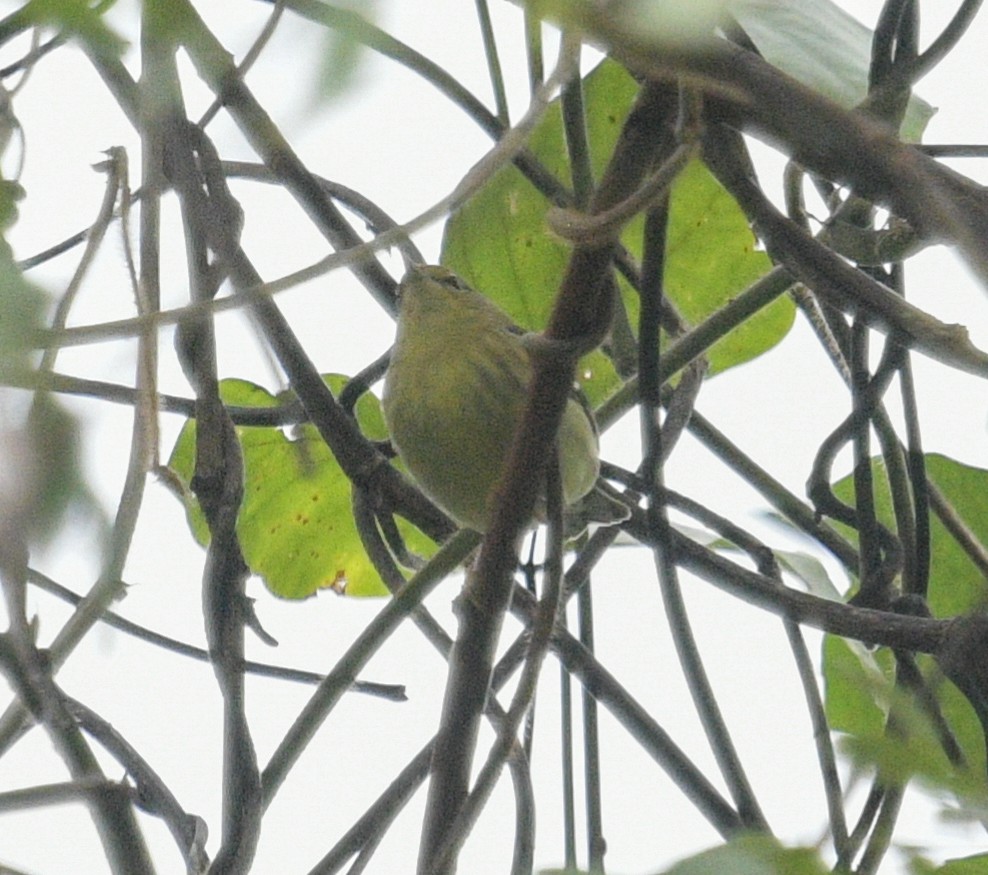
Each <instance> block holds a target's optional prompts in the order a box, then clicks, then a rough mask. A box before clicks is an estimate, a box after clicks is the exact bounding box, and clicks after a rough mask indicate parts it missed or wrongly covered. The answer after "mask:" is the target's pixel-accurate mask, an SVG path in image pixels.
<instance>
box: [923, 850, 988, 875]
mask: <svg viewBox="0 0 988 875" xmlns="http://www.w3.org/2000/svg"><path fill="white" fill-rule="evenodd" d="M909 872H910V875H985V873H986V872H988V854H975V855H974V856H972V857H963V858H958V859H956V860H947V861H946V862H945V863H944V864H943V865H942V866H937V865H936V864H934V863H931V862H929V861H928V860H924V859H922V858H921V857H914V858H913V859H912V860H910V861H909Z"/></svg>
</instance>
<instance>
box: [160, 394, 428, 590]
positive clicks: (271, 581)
mask: <svg viewBox="0 0 988 875" xmlns="http://www.w3.org/2000/svg"><path fill="white" fill-rule="evenodd" d="M327 382H329V384H330V386H331V387H332V388H334V390H338V389H339V388H341V387H342V385H343V384H344V383H345V378H344V377H341V376H332V377H329V378H328V379H327ZM221 395H222V398H223V400H224V402H225V403H226V404H230V405H236V406H243V407H257V408H263V407H273V406H276V405H277V404H278V400H279V399H277V398H275V397H274V396H272V395H271V394H270V393H268V392H267V391H266V390H264V389H262V388H260V387H259V386H255V385H254V384H252V383H248V382H246V381H243V380H224V381H223V382H222V383H221ZM356 412H357V421H358V423H359V424H360V426H361V429H362V430H363V431H364V433H365V434H366V435H368V436H369V437H371V438H373V439H379V438H383V437H384V436H385V434H386V432H385V428H384V422H383V419H382V417H381V412H380V406H379V404H378V402H377V399H375V398H373V396H370V395H364V396H363V397H362V398H361V400H360V402H359V403H358V404H357V411H356ZM195 429H196V424H195V422H194V421H191V420H190V421H189V422H188V423H186V425H185V427H184V428H183V430H182V433H181V435H180V436H179V439H178V441H177V442H176V444H175V449H174V450H173V452H172V455H171V458H170V459H169V462H168V465H169V467H170V468H171V469H172V471H173V472H174V473H175V474H176V476H177V478H178V480H179V482H180V483H181V484H182V486H183V496H182V497H183V500H184V502H185V506H186V513H187V515H188V518H189V525H190V528H191V529H192V531H193V533H194V535H195V537H196V539H197V540H198V541H199V542H200V543H202V544H205V543H208V538H209V531H208V528H207V526H206V522H205V519H204V518H203V515H202V511H201V510H200V508H199V506H198V502H197V501H196V500H195V497H194V496H193V495H192V493H191V491H190V489H189V483H190V481H191V477H192V473H193V470H194V467H195ZM237 434H238V436H239V438H240V443H241V446H242V448H243V455H244V469H245V472H244V483H245V490H244V501H243V506H242V507H241V509H240V515H239V517H238V519H237V534H238V536H239V538H240V545H241V548H242V550H243V553H244V558H245V559H246V561H247V564H248V565H249V567H250V569H251V571H252V572H254V573H255V574H258V575H259V576H260V577H261V578H262V579H263V580H264V582H265V584H266V585H267V587H268V589H270V590H271V592H273V593H274V594H275V595H278V596H281V597H283V598H291V599H299V598H306V597H308V596H311V595H313V594H314V593H316V592H317V591H318V590H320V589H324V588H327V587H329V588H332V589H334V590H335V591H337V592H345V593H346V594H347V595H356V596H372V595H384V594H386V592H387V590H386V589H385V587H384V584H383V583H382V582H381V579H380V577H379V576H378V574H377V571H376V570H375V569H374V566H373V565H372V564H371V562H370V560H369V559H368V558H367V555H366V553H365V552H364V549H363V546H362V544H361V542H360V537H359V535H358V533H357V529H356V526H355V524H354V521H353V515H352V513H351V498H352V493H351V485H350V481H349V479H348V478H347V477H346V476H345V475H344V473H343V471H342V470H341V469H340V467H339V465H338V464H337V462H336V459H335V458H334V457H333V454H332V453H331V452H330V450H329V448H328V447H327V446H326V444H325V443H324V442H323V440H322V438H321V437H320V436H319V434H318V432H317V431H316V429H315V428H314V427H313V426H311V425H308V424H306V425H302V426H299V427H298V428H296V429H293V430H292V432H291V433H286V432H285V431H284V430H282V429H280V428H271V427H259V426H238V427H237ZM402 531H403V534H404V535H405V537H406V539H407V542H408V544H409V547H410V548H411V549H413V550H416V551H418V552H420V553H422V554H429V553H431V552H432V551H433V549H434V547H433V545H432V543H431V542H430V541H429V540H428V539H427V538H426V537H425V536H424V535H422V534H421V533H419V532H417V530H414V529H413V528H412V527H411V526H404V527H403V529H402Z"/></svg>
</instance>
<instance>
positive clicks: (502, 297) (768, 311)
mask: <svg viewBox="0 0 988 875" xmlns="http://www.w3.org/2000/svg"><path fill="white" fill-rule="evenodd" d="M637 90H638V88H637V84H636V83H635V82H634V80H633V79H632V78H631V77H630V76H629V75H628V74H627V72H625V71H624V70H623V69H622V68H621V67H620V66H618V65H617V64H615V63H612V62H609V61H605V62H604V63H602V64H600V65H599V66H598V67H597V68H596V69H594V71H593V72H592V73H590V74H589V75H588V76H587V78H586V80H585V82H584V104H585V107H586V124H587V132H588V140H589V144H590V155H591V164H592V167H593V171H594V174H595V176H596V177H597V178H599V177H600V174H601V172H602V170H603V168H604V166H605V165H606V163H607V161H608V159H609V157H610V154H611V152H612V151H613V148H614V145H615V143H616V142H617V139H618V135H619V133H620V130H621V125H622V124H623V122H624V120H625V118H626V117H627V114H628V112H629V110H630V108H631V105H632V103H633V101H634V99H635V95H636V94H637ZM529 145H530V148H531V151H532V152H533V153H534V154H535V155H536V156H537V157H538V158H539V160H540V161H542V163H543V164H544V165H545V166H546V167H547V168H548V169H549V170H550V171H552V172H553V173H555V174H556V175H557V177H558V178H559V179H561V180H569V179H570V171H569V166H568V159H567V153H566V144H565V139H564V136H563V126H562V119H561V114H560V110H559V107H558V105H554V106H552V107H551V108H550V110H549V111H548V112H547V113H546V116H545V118H544V119H543V120H542V121H541V123H540V124H539V125H538V127H537V128H536V130H535V131H534V132H533V135H532V137H531V140H530V144H529ZM549 206H550V205H549V203H548V202H547V200H546V199H545V197H543V195H542V194H540V193H539V192H538V191H537V190H536V189H535V188H534V187H533V186H532V185H531V183H529V182H528V181H527V180H526V179H525V178H524V177H523V176H522V174H521V173H520V172H519V171H518V170H517V169H516V168H515V167H513V166H511V167H506V168H504V169H502V170H501V171H500V172H498V173H497V174H496V175H495V176H494V177H493V178H492V179H491V180H490V182H489V183H488V184H487V185H486V186H485V187H484V188H483V189H482V190H481V191H480V192H479V193H478V194H477V195H476V196H475V197H474V198H473V199H472V200H471V201H470V202H469V203H467V204H466V205H465V206H464V207H463V208H462V209H461V210H460V211H459V212H457V213H456V214H455V215H454V216H452V217H451V218H450V220H449V222H448V223H447V225H446V230H445V235H444V239H443V262H444V263H445V264H447V265H449V266H450V267H451V268H452V269H453V270H455V271H457V273H460V274H461V275H463V276H464V277H466V278H467V279H468V280H469V281H470V282H471V283H472V284H473V285H474V286H475V287H476V288H478V289H480V290H482V291H483V292H484V294H486V295H488V296H489V297H490V298H491V299H493V300H494V301H496V302H497V303H498V304H499V305H500V306H501V307H503V308H504V309H505V310H506V311H507V312H508V313H509V314H510V315H511V316H512V317H513V318H514V319H515V321H517V322H518V324H519V325H522V326H524V327H526V328H530V329H533V330H536V329H541V328H542V327H544V325H545V324H546V321H547V319H548V316H549V313H550V311H551V308H552V304H553V298H554V295H555V292H556V290H557V289H558V287H559V284H560V282H561V280H562V277H563V272H564V270H565V267H566V263H567V259H568V257H569V251H570V250H569V246H568V245H567V244H566V243H564V242H563V241H561V240H560V239H559V238H558V237H556V236H554V235H553V234H552V233H551V232H550V231H549V229H548V226H547V225H546V221H545V214H546V211H547V210H548V209H549ZM668 239H669V248H668V258H667V266H666V275H665V285H666V289H667V292H668V294H669V296H670V298H671V299H672V300H673V301H674V302H675V304H676V305H677V306H678V307H679V308H680V309H681V310H682V312H683V313H684V315H685V316H686V317H687V318H688V319H690V320H691V321H694V322H695V321H699V320H701V319H703V318H705V317H706V316H709V315H710V314H711V313H713V312H714V311H715V310H717V309H718V308H719V307H721V306H723V305H724V304H726V303H727V302H728V301H730V300H731V299H732V298H733V297H735V296H736V295H737V294H738V293H739V292H740V291H742V290H743V289H744V288H745V287H746V286H747V285H748V284H750V283H751V282H752V281H754V280H755V279H757V278H758V277H760V276H761V275H763V274H764V273H765V272H767V271H768V269H769V268H770V266H771V265H770V262H769V259H768V257H767V256H766V255H765V254H764V253H763V252H760V251H758V250H757V249H756V247H755V238H754V236H753V235H752V232H751V229H750V228H749V226H748V222H747V219H746V218H745V216H744V214H743V213H742V212H741V210H740V208H739V207H738V206H737V204H736V203H735V202H734V201H733V199H732V198H731V197H730V196H729V195H728V194H727V192H726V191H724V189H723V188H722V187H721V186H720V185H719V184H718V183H717V182H716V180H714V178H713V177H712V176H711V175H710V173H709V172H708V171H707V170H706V169H705V168H704V167H703V165H701V164H700V163H695V164H692V165H691V166H690V167H688V168H687V170H686V171H685V172H684V173H683V174H682V176H681V177H680V179H679V180H678V181H677V182H676V184H675V186H674V187H673V190H672V196H671V204H670V228H669V235H668ZM623 242H624V244H625V245H626V246H627V247H628V249H629V250H630V251H631V252H632V253H633V254H635V255H636V256H639V257H640V255H641V221H640V220H638V221H636V222H633V223H631V225H630V226H629V227H628V229H627V230H626V232H625V234H624V237H623ZM624 302H625V306H626V307H627V309H628V312H629V317H630V319H631V320H632V321H633V322H634V321H635V320H636V318H637V314H638V301H637V298H636V297H635V296H634V295H633V294H632V293H631V292H630V291H628V290H625V294H624ZM793 313H794V309H793V306H792V303H791V302H790V301H789V300H788V299H779V300H777V301H776V302H774V303H773V304H772V305H771V306H769V307H767V308H765V310H763V311H762V312H760V313H758V314H756V315H755V316H754V317H752V318H751V319H750V320H749V321H748V322H746V323H745V324H744V325H742V326H740V327H739V328H737V329H735V330H734V331H733V332H731V334H730V335H728V336H727V337H725V338H724V339H723V340H721V341H720V342H718V344H716V345H715V346H714V348H713V349H712V350H711V352H710V359H711V373H717V372H719V371H723V370H725V369H727V368H729V367H733V366H734V365H737V364H740V363H742V362H744V361H748V360H750V359H751V358H753V357H755V356H757V355H759V354H761V353H762V352H764V351H765V350H766V349H768V348H770V347H771V346H773V345H774V344H776V343H778V342H779V340H781V338H782V337H783V336H784V335H785V333H786V332H787V331H788V330H789V327H790V326H791V324H792V320H793ZM584 365H585V366H584V368H583V369H582V373H581V379H582V381H583V384H584V389H585V390H586V391H587V394H588V395H589V397H590V398H591V400H592V401H593V402H594V403H595V404H596V403H599V402H600V401H601V400H603V399H604V398H606V397H607V396H608V395H609V394H611V392H613V391H614V390H615V388H616V387H617V386H618V384H619V379H618V377H617V375H616V373H615V372H614V369H613V368H612V367H611V365H610V363H609V362H608V361H607V359H606V357H605V356H603V355H602V354H600V353H597V354H596V355H595V356H594V357H592V358H589V359H588V360H587V361H586V362H585V363H584Z"/></svg>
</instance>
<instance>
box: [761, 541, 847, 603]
mask: <svg viewBox="0 0 988 875" xmlns="http://www.w3.org/2000/svg"><path fill="white" fill-rule="evenodd" d="M772 552H773V553H774V554H775V558H776V560H777V561H778V563H779V565H781V566H782V568H783V569H785V570H786V571H788V572H789V573H790V574H793V575H795V576H796V577H798V578H799V579H800V580H801V581H802V582H803V583H804V584H806V591H807V592H808V593H810V594H812V595H815V596H819V597H820V598H824V599H829V600H830V601H832V602H836V601H840V600H841V593H840V590H839V589H838V588H837V586H836V584H834V582H833V580H831V579H830V575H829V574H828V573H827V569H826V567H824V564H823V563H822V562H821V561H820V560H819V559H817V558H816V556H811V555H810V554H809V553H803V552H800V551H798V550H773V551H772Z"/></svg>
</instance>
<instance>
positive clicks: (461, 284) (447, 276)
mask: <svg viewBox="0 0 988 875" xmlns="http://www.w3.org/2000/svg"><path fill="white" fill-rule="evenodd" d="M441 282H442V284H443V285H444V286H449V287H450V288H453V289H456V290H457V291H459V292H472V291H473V289H472V288H470V285H469V283H467V282H466V280H464V279H462V278H461V277H459V276H457V275H456V274H455V273H453V271H451V270H448V271H444V272H443V276H442V278H441Z"/></svg>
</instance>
